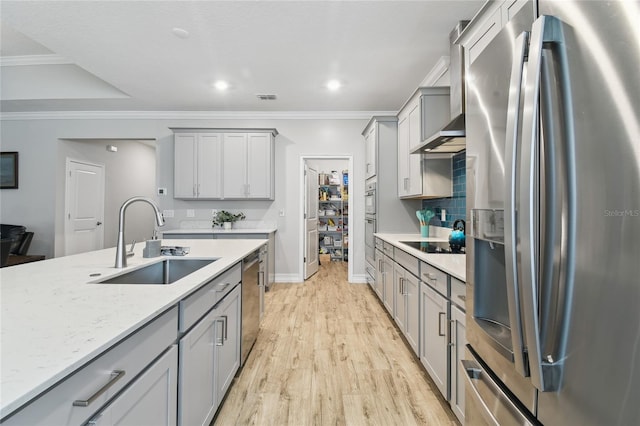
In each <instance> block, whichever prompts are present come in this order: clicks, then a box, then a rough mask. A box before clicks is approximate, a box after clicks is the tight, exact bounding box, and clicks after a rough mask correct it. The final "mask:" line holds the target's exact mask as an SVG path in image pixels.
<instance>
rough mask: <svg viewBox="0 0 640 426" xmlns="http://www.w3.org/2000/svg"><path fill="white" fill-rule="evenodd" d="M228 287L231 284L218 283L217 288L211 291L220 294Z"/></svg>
mask: <svg viewBox="0 0 640 426" xmlns="http://www.w3.org/2000/svg"><path fill="white" fill-rule="evenodd" d="M230 285H231V283H224V284H223V283H219V284H218V285H217V286H218V287H219V288H217V289H213V291H214V292H216V293H220V292H222V291H225V290H226V289H227V287H229V286H230Z"/></svg>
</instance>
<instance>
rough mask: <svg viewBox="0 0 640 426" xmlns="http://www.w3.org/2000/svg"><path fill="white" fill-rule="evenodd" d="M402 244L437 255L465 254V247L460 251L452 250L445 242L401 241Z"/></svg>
mask: <svg viewBox="0 0 640 426" xmlns="http://www.w3.org/2000/svg"><path fill="white" fill-rule="evenodd" d="M400 243H401V244H406V245H408V246H409V247H413V248H414V249H417V250H420V251H422V252H424V253H437V254H464V253H465V251H464V247H461V248H460V249H459V250H452V249H451V247H450V246H449V243H448V242H447V243H445V242H423V241H400Z"/></svg>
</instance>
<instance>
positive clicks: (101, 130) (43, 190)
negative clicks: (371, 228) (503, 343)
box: [0, 118, 368, 281]
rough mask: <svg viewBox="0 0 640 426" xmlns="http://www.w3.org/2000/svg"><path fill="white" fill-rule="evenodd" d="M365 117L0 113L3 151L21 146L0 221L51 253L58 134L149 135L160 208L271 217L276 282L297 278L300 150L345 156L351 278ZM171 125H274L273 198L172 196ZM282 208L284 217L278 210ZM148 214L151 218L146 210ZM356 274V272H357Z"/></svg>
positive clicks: (360, 262) (360, 209)
mask: <svg viewBox="0 0 640 426" xmlns="http://www.w3.org/2000/svg"><path fill="white" fill-rule="evenodd" d="M367 121H368V120H366V119H317V120H314V119H286V118H282V119H280V118H267V119H216V120H213V119H212V120H207V119H37V120H30V119H24V120H9V119H7V120H3V121H2V126H1V127H2V128H1V136H2V139H1V140H2V145H1V148H2V150H3V151H9V150H15V151H19V152H20V188H19V189H17V190H12V191H11V190H2V191H0V221H1V222H2V223H20V224H24V225H25V226H27V227H28V228H30V229H31V230H33V231H35V232H36V238H35V239H34V242H33V244H32V246H31V249H30V252H31V253H42V254H45V255H47V256H48V257H51V256H53V254H54V246H55V241H56V236H59V234H60V233H61V232H62V226H61V224H62V223H63V222H62V218H63V214H64V211H63V207H64V197H63V196H61V195H60V194H64V173H62V174H60V173H59V168H60V166H59V165H57V164H56V161H52V159H55V158H57V157H58V150H59V149H62V148H60V146H61V142H60V140H59V139H87V138H93V139H110V138H120V139H143V138H155V139H156V140H157V143H156V155H157V163H156V171H157V185H158V186H159V187H166V188H167V189H168V194H167V195H166V196H164V197H160V198H159V199H158V202H159V205H160V208H161V209H173V210H184V209H211V208H222V207H224V208H225V209H236V210H242V211H244V212H245V213H246V214H247V219H248V220H266V221H272V222H276V223H277V227H278V232H277V233H276V275H277V279H278V280H280V281H297V280H299V279H300V277H301V276H302V271H301V270H300V265H299V264H298V261H297V260H298V253H299V252H300V250H302V247H299V240H300V239H299V235H298V234H299V230H300V221H301V216H302V213H301V211H300V202H299V200H298V198H299V194H300V193H301V188H300V185H301V184H302V183H301V182H300V178H299V164H300V157H301V156H304V155H336V156H341V155H345V156H346V155H351V156H353V163H354V170H353V171H352V180H353V182H350V188H349V189H350V193H351V196H352V197H353V199H352V207H351V209H352V210H351V212H350V213H351V215H352V218H353V219H352V225H351V226H352V227H351V232H350V239H351V241H350V243H351V245H352V246H351V260H353V262H354V269H353V274H354V277H358V276H364V247H363V245H364V241H363V238H364V224H363V219H364V205H363V202H364V200H363V196H362V195H363V189H364V170H363V167H362V165H363V164H364V143H363V139H362V135H361V132H362V129H363V128H364V126H365V125H366V124H367ZM170 127H201V128H202V127H209V128H216V127H217V128H276V129H277V130H278V132H279V133H280V134H279V135H278V137H277V138H276V150H275V151H276V152H275V157H276V167H275V183H276V194H275V200H274V201H217V202H216V201H185V200H174V199H173V132H172V131H171V130H170ZM281 209H283V210H284V212H285V216H284V217H280V216H279V215H278V211H279V210H281ZM149 220H150V221H151V220H152V218H151V217H149ZM356 279H357V278H356Z"/></svg>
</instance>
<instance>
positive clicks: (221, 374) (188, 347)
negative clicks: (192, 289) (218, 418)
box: [178, 285, 241, 426]
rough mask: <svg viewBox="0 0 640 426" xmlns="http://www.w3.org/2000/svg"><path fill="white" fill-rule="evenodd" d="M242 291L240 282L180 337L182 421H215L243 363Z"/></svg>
mask: <svg viewBox="0 0 640 426" xmlns="http://www.w3.org/2000/svg"><path fill="white" fill-rule="evenodd" d="M240 295H241V285H237V286H236V287H235V288H234V289H233V290H232V291H231V292H230V293H228V294H227V296H226V297H225V298H224V299H222V301H220V302H218V304H216V306H215V307H214V308H213V309H212V310H211V311H209V313H207V314H206V315H205V316H204V317H203V318H202V319H201V320H200V321H199V322H197V323H196V325H195V326H193V328H192V329H191V330H189V331H188V332H187V333H186V334H185V335H184V336H183V337H182V338H181V339H180V342H179V346H180V363H179V365H180V377H179V384H178V387H179V402H178V424H179V425H184V426H187V425H189V426H191V425H208V424H209V423H211V420H212V419H213V417H214V415H215V413H216V411H217V409H218V407H219V405H220V402H221V401H222V398H223V397H224V395H225V393H226V391H227V389H229V386H230V385H231V382H232V380H233V377H234V375H235V373H236V371H237V370H238V368H239V366H240V324H241V323H240V321H241V320H240Z"/></svg>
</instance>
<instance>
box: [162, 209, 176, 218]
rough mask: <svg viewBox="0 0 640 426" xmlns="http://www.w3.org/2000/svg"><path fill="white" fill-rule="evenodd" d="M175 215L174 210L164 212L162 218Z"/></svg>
mask: <svg viewBox="0 0 640 426" xmlns="http://www.w3.org/2000/svg"><path fill="white" fill-rule="evenodd" d="M173 215H174V213H173V210H162V216H164V217H165V218H166V217H173Z"/></svg>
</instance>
